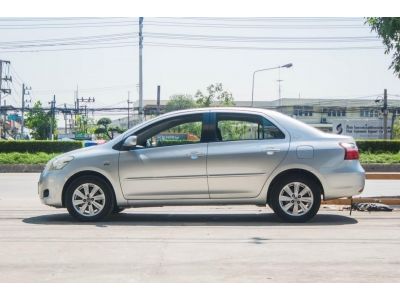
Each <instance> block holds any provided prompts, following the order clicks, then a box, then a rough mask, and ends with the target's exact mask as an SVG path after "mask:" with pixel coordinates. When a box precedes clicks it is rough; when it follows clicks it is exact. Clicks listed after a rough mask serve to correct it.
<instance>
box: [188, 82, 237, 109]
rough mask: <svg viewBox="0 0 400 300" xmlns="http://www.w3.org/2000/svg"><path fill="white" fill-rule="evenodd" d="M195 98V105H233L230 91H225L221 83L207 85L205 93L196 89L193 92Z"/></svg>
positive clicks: (233, 101)
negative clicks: (194, 92)
mask: <svg viewBox="0 0 400 300" xmlns="http://www.w3.org/2000/svg"><path fill="white" fill-rule="evenodd" d="M195 99H196V103H197V105H199V106H201V107H209V106H234V105H235V100H234V99H233V96H232V93H230V92H228V91H225V90H224V89H223V87H222V83H216V84H211V85H209V86H208V87H207V92H206V93H203V92H201V91H200V90H198V91H197V92H196V94H195Z"/></svg>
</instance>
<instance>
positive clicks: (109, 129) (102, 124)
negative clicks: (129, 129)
mask: <svg viewBox="0 0 400 300" xmlns="http://www.w3.org/2000/svg"><path fill="white" fill-rule="evenodd" d="M122 132H123V130H122V129H121V128H119V127H118V126H112V125H111V119H109V118H101V119H100V120H98V121H97V128H96V129H95V130H94V133H95V134H97V135H99V136H101V137H103V138H105V139H110V140H112V139H113V138H114V135H115V133H122Z"/></svg>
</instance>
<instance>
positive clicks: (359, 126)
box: [332, 119, 391, 139]
mask: <svg viewBox="0 0 400 300" xmlns="http://www.w3.org/2000/svg"><path fill="white" fill-rule="evenodd" d="M383 128H384V127H383V119H378V120H341V121H334V122H332V133H336V134H341V135H350V136H352V137H354V138H356V139H383V136H384V134H383V131H384V130H383ZM390 132H391V126H390V122H388V126H387V135H388V137H390Z"/></svg>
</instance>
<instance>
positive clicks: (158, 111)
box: [157, 85, 161, 116]
mask: <svg viewBox="0 0 400 300" xmlns="http://www.w3.org/2000/svg"><path fill="white" fill-rule="evenodd" d="M160 102H161V86H159V85H157V116H159V115H160Z"/></svg>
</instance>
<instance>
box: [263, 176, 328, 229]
mask: <svg viewBox="0 0 400 300" xmlns="http://www.w3.org/2000/svg"><path fill="white" fill-rule="evenodd" d="M295 183H300V188H301V190H300V188H299V193H298V195H299V194H301V192H302V191H303V190H305V191H307V190H306V189H305V188H304V187H308V188H309V191H311V193H310V192H308V193H307V194H306V195H305V196H306V197H304V200H301V195H300V197H299V196H297V197H298V198H296V196H295V195H294V194H292V195H291V196H290V197H291V198H292V197H293V200H292V201H289V200H282V202H281V201H279V197H280V195H281V192H282V196H283V197H285V198H283V197H282V199H286V198H287V195H288V193H287V192H284V191H283V188H284V187H286V186H287V185H288V186H289V187H294V186H295ZM309 196H312V198H313V200H312V204H308V203H307V202H303V201H306V200H305V199H309V198H310V197H309ZM283 201H284V202H283ZM298 201H301V205H302V207H306V209H305V210H304V209H303V208H302V207H301V206H300V202H298ZM289 202H290V204H292V205H293V206H290V204H289ZM268 203H269V205H270V207H271V208H272V210H273V211H274V212H275V214H277V215H278V217H279V218H281V219H282V220H284V221H286V222H293V223H295V222H298V223H301V222H307V221H309V220H310V219H312V218H313V217H314V216H315V215H316V214H317V212H318V210H319V207H320V205H321V189H320V186H319V185H318V183H317V182H315V180H313V179H311V178H309V177H307V176H302V175H290V176H287V177H283V178H281V179H280V180H279V181H278V182H276V183H275V184H274V186H273V187H272V189H271V193H270V199H269V201H268ZM281 203H282V205H284V206H288V207H289V208H288V209H287V211H285V209H284V208H283V207H282V206H281ZM295 206H296V207H297V209H296V212H295ZM299 208H300V213H302V214H300V213H299V214H298V215H296V213H298V209H299Z"/></svg>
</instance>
